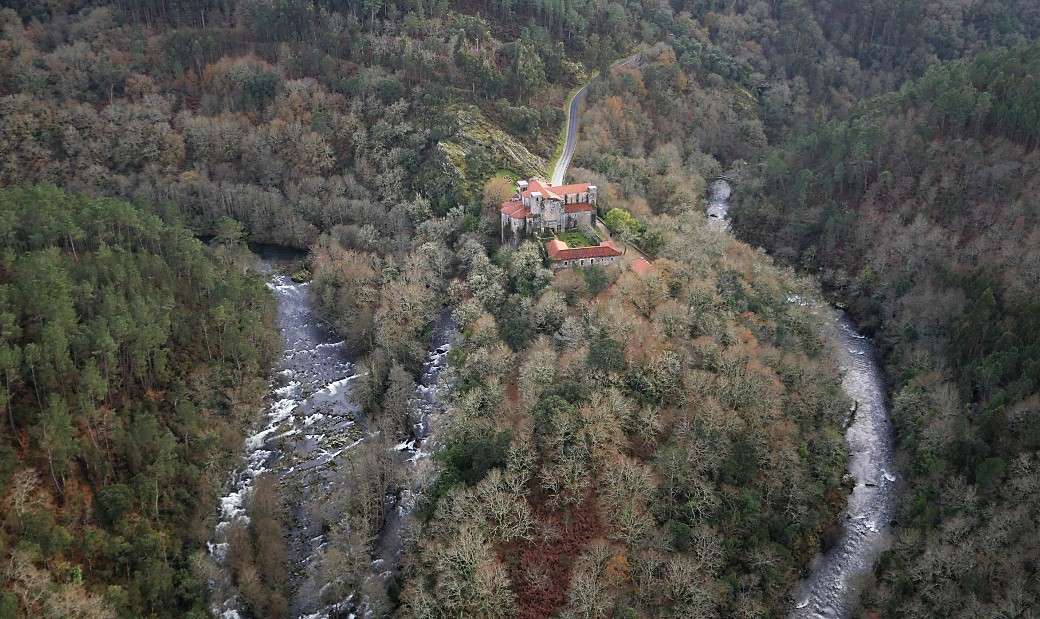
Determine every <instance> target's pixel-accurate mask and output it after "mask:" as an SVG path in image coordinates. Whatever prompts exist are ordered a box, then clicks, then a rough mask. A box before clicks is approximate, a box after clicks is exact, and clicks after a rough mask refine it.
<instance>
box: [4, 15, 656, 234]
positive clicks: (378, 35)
mask: <svg viewBox="0 0 1040 619" xmlns="http://www.w3.org/2000/svg"><path fill="white" fill-rule="evenodd" d="M475 9H478V10H479V13H477V14H474V13H475V12H476V11H475ZM651 9H652V7H650V6H647V7H642V6H640V5H630V6H627V8H626V7H625V6H623V5H621V4H610V5H607V6H605V7H600V6H597V5H593V4H586V3H576V4H573V5H568V7H567V9H566V10H565V11H564V10H562V7H543V6H541V5H536V4H531V5H528V4H526V3H516V4H510V5H495V6H490V5H489V6H483V7H469V6H467V5H463V4H462V3H459V6H456V4H455V3H452V2H447V1H432V2H402V3H399V4H395V3H388V4H364V5H362V4H361V3H356V4H350V3H346V4H343V3H326V2H318V3H312V2H304V1H302V0H242V1H240V2H234V3H228V2H210V1H199V2H176V3H168V2H155V3H152V2H118V3H113V4H111V5H105V6H95V4H94V3H86V2H80V3H76V2H69V3H61V2H56V3H48V4H46V5H42V4H38V3H25V4H24V5H22V8H21V10H20V12H19V11H17V10H13V9H0V29H2V37H0V133H2V135H4V137H5V139H4V140H3V141H2V142H0V183H3V184H6V185H9V184H12V183H20V182H25V181H33V182H38V181H43V180H47V181H52V182H55V183H58V184H60V185H61V186H63V187H67V188H69V189H72V190H76V191H85V192H88V193H91V194H96V195H106V196H124V197H128V198H130V197H135V198H143V199H147V200H149V201H150V202H151V203H153V204H155V205H156V206H157V207H159V208H160V209H161V210H162V211H163V212H165V213H168V214H170V215H171V216H176V217H180V218H182V219H183V220H184V221H185V223H186V224H187V225H189V226H190V227H191V228H192V229H193V230H195V231H197V232H199V233H203V234H212V233H213V231H214V228H215V225H216V222H217V221H218V220H219V219H220V217H221V216H224V215H227V216H230V217H232V218H234V219H236V220H237V221H240V222H242V223H243V224H244V225H245V229H246V232H247V233H248V235H249V238H250V239H251V240H253V241H266V242H274V243H281V244H288V245H294V246H296V247H300V248H307V247H309V246H310V245H311V244H312V243H313V242H314V240H315V239H316V237H317V235H318V233H319V232H321V231H327V230H329V229H330V228H332V227H333V226H335V225H356V226H359V227H366V226H367V227H370V228H371V229H374V230H385V231H387V232H388V233H390V234H389V236H393V234H392V232H393V231H394V230H396V229H398V228H400V227H401V226H403V225H407V223H408V219H409V205H410V204H411V203H412V202H413V200H414V199H415V198H416V196H417V195H422V196H425V197H426V199H427V200H429V202H430V203H431V204H432V206H433V209H434V211H435V212H437V213H438V214H440V215H443V214H445V213H446V212H447V211H448V210H450V209H451V208H453V207H454V206H456V204H457V203H458V202H459V201H460V199H461V198H463V197H465V196H466V195H467V194H470V195H476V196H477V197H479V191H480V187H481V184H482V182H483V180H484V179H486V178H487V177H488V176H490V175H491V174H493V173H494V172H495V170H496V169H499V168H505V169H513V170H514V171H515V172H517V173H523V174H534V173H543V172H544V170H543V169H541V168H542V167H543V166H544V165H545V162H544V158H545V157H547V156H548V155H550V154H551V153H552V152H553V149H554V148H555V147H556V136H557V133H558V131H559V128H560V126H561V124H562V122H563V117H564V115H563V111H562V97H563V95H564V94H565V93H566V91H568V90H569V89H570V88H571V87H572V86H573V85H574V84H575V83H576V81H577V79H578V77H579V76H582V75H584V74H585V73H587V72H588V71H589V70H590V69H591V68H595V67H598V66H600V65H603V64H607V63H609V62H610V61H613V60H614V59H615V58H616V57H617V56H618V55H620V54H621V53H622V51H624V50H627V49H629V48H630V47H631V46H633V45H634V44H635V42H636V41H637V40H639V39H641V38H643V37H644V36H645V37H651V38H653V37H657V36H658V34H657V29H656V27H652V26H650V25H649V24H647V23H646V22H643V21H642V20H641V19H640V17H641V15H640V14H639V11H647V12H648V13H649V12H650V11H651ZM480 13H482V15H481V14H480ZM644 26H646V27H649V28H650V29H649V30H647V31H646V32H644V31H643V30H644ZM528 149H529V150H528ZM474 179H475V182H476V185H475V186H472V182H474Z"/></svg>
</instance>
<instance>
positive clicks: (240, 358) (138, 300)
mask: <svg viewBox="0 0 1040 619" xmlns="http://www.w3.org/2000/svg"><path fill="white" fill-rule="evenodd" d="M0 245H2V247H0V254H2V256H3V259H2V262H0V320H2V325H3V329H2V335H0V338H2V339H0V360H2V362H3V364H2V369H3V384H2V385H0V406H2V408H3V415H4V431H3V434H2V435H3V437H4V438H3V440H2V442H0V497H2V500H3V502H2V506H3V507H2V509H3V515H4V520H3V525H2V527H0V556H2V561H3V565H4V568H3V570H4V572H3V573H4V576H5V577H4V580H3V583H4V584H3V586H2V587H0V611H2V612H0V614H2V615H3V616H5V617H15V616H33V617H35V616H46V617H69V616H82V617H106V616H116V614H118V615H120V616H128V615H130V616H147V615H182V616H183V615H191V614H194V615H196V616H203V615H204V614H205V611H206V606H205V605H204V599H205V588H204V583H202V582H200V581H199V580H198V574H197V573H196V572H195V571H194V570H193V563H194V562H195V560H196V559H197V557H196V555H197V554H199V553H200V548H201V547H202V545H203V543H204V542H205V540H206V539H207V537H208V533H209V528H210V526H209V525H208V524H207V520H208V519H209V517H210V515H211V513H212V510H213V505H214V504H215V502H216V499H217V496H218V491H219V489H220V485H221V483H222V482H223V481H224V474H225V467H226V466H227V464H228V461H229V459H230V456H231V454H232V453H235V452H237V450H238V449H239V446H240V443H241V436H240V434H239V430H240V429H241V427H242V426H243V424H244V423H247V422H249V421H251V418H252V416H253V415H254V414H255V411H256V410H257V408H258V407H259V405H260V398H261V397H262V395H263V393H264V391H265V380H264V376H265V374H266V371H267V366H268V362H269V359H270V356H271V352H272V350H271V349H272V347H273V341H272V335H273V329H272V327H271V316H270V311H271V299H270V296H269V295H268V294H267V291H266V289H265V288H264V286H263V282H262V281H261V280H260V279H258V278H257V277H255V276H246V275H243V274H242V273H241V271H240V270H239V269H237V268H236V267H234V266H233V265H232V264H231V263H230V261H229V260H227V258H229V257H230V256H231V255H232V254H231V253H229V252H232V253H233V250H230V249H225V250H222V254H221V255H222V256H224V259H214V256H212V255H210V254H208V253H206V252H204V251H203V249H202V245H201V243H199V241H197V240H195V239H194V238H192V237H191V235H190V233H189V232H188V231H187V230H186V229H184V228H181V227H177V226H171V225H167V224H164V223H162V222H161V221H160V220H159V218H158V217H156V216H155V215H154V214H150V213H146V212H144V211H141V210H138V209H136V208H134V207H133V206H131V205H129V204H127V203H125V202H120V201H116V200H91V199H88V198H85V197H82V196H72V195H69V194H65V193H64V192H62V191H60V190H58V189H56V188H54V187H53V186H41V187H30V188H25V189H10V190H7V189H3V190H0ZM202 552H204V551H202Z"/></svg>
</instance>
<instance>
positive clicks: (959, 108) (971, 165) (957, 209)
mask: <svg viewBox="0 0 1040 619" xmlns="http://www.w3.org/2000/svg"><path fill="white" fill-rule="evenodd" d="M1038 78H1040V44H1037V43H1033V44H1030V45H1023V46H1018V47H1014V48H1011V49H999V50H994V51H991V52H987V53H984V54H982V55H980V56H979V57H978V58H977V59H976V60H974V61H972V62H964V61H957V62H952V63H948V64H944V65H940V66H935V67H933V68H931V69H929V71H928V72H927V73H926V74H925V75H924V76H923V77H922V78H921V79H920V80H919V81H918V82H917V83H914V84H908V85H907V86H905V87H903V88H902V89H900V90H899V91H898V92H895V93H891V94H888V95H884V96H881V97H878V98H876V99H874V100H871V101H869V102H866V103H865V104H863V105H862V106H859V107H858V108H857V109H856V110H855V111H854V113H853V114H851V115H850V117H849V118H848V119H846V120H841V121H835V122H832V123H828V124H826V125H824V126H821V127H820V128H819V129H818V130H816V131H813V132H810V133H806V134H804V135H802V136H800V137H799V138H798V139H797V140H795V141H794V142H793V143H792V144H790V145H789V146H787V147H785V148H784V149H783V150H779V149H778V150H777V151H776V152H774V153H773V154H772V155H770V157H769V158H768V160H767V163H766V164H765V165H764V166H762V167H760V168H757V169H756V171H755V172H754V173H753V174H751V175H750V177H749V178H747V179H746V182H745V183H743V184H742V189H741V191H740V195H741V198H740V204H739V208H738V209H737V210H736V219H735V222H736V226H737V228H738V230H739V232H740V234H741V235H742V236H745V237H746V238H748V239H749V240H751V241H752V242H754V243H756V244H761V245H763V246H765V247H769V248H771V249H772V250H773V251H775V252H776V253H777V254H779V255H781V256H782V257H784V258H785V260H787V261H788V262H790V263H793V264H799V265H801V266H803V267H804V268H805V269H807V270H808V271H810V272H813V273H818V274H819V275H820V277H821V278H822V280H823V282H824V284H825V285H826V286H827V288H828V289H830V290H831V291H833V293H834V295H835V297H836V298H838V299H841V300H843V301H846V302H848V303H849V306H850V309H851V310H852V312H853V313H854V315H855V316H856V317H857V319H858V320H859V321H860V324H861V326H863V327H864V328H866V329H868V330H870V331H872V332H873V333H874V334H875V336H876V338H877V340H878V342H879V344H880V345H881V347H882V350H883V352H884V355H885V359H886V361H887V364H888V369H889V375H890V377H891V378H892V380H893V383H894V384H893V417H894V420H895V423H896V428H897V432H898V438H899V440H900V443H901V445H902V447H903V448H904V449H905V450H906V452H907V455H908V458H909V459H908V462H907V464H906V468H907V473H908V474H909V484H908V486H909V487H908V489H907V493H906V497H905V499H904V505H903V514H902V516H901V518H900V527H899V528H898V529H897V543H896V545H895V547H894V548H893V550H892V552H891V553H889V554H887V555H886V556H885V557H884V558H883V561H882V564H881V567H880V573H879V576H880V582H879V587H878V590H877V591H876V592H874V593H873V594H872V595H871V596H870V598H869V599H868V602H867V604H868V606H870V607H875V608H877V609H879V610H882V611H884V612H885V613H886V614H887V613H892V614H896V615H899V616H906V615H913V614H918V613H921V612H925V609H927V610H928V612H932V613H936V614H938V615H942V616H962V615H963V616H967V615H968V614H981V615H988V616H994V615H999V614H1003V615H1006V616H1020V615H1022V614H1023V613H1024V612H1025V609H1027V608H1035V607H1036V604H1037V603H1038V602H1040V600H1037V599H1036V597H1035V592H1036V591H1037V590H1038V588H1040V582H1038V581H1037V572H1036V565H1037V560H1038V558H1040V557H1038V555H1037V549H1038V547H1040V544H1038V534H1040V532H1038V530H1037V522H1038V521H1040V503H1038V502H1037V496H1038V495H1037V484H1038V482H1040V455H1038V450H1040V423H1038V421H1037V415H1038V414H1040V392H1038V387H1040V361H1038V360H1040V293H1038V290H1040V227H1038V225H1037V217H1038V204H1037V199H1036V196H1037V194H1038V191H1040V155H1038V152H1037V146H1038V145H1040V91H1038V90H1037V80H1038Z"/></svg>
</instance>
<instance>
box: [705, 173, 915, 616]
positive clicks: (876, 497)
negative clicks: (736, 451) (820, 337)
mask: <svg viewBox="0 0 1040 619" xmlns="http://www.w3.org/2000/svg"><path fill="white" fill-rule="evenodd" d="M731 194H732V187H731V186H730V184H729V182H727V181H725V180H721V179H720V180H716V181H714V182H713V183H712V184H711V185H710V187H709V197H708V208H707V217H708V220H709V222H711V224H712V225H713V226H716V227H717V228H719V229H722V230H728V229H729V221H728V212H729V199H730V196H731ZM789 300H790V302H792V303H800V304H805V301H804V300H803V299H801V298H798V297H792V298H791V299H789ZM813 309H814V310H815V311H819V312H822V313H824V314H825V316H826V320H827V325H828V328H829V329H830V330H831V333H829V334H827V335H828V338H827V339H828V340H829V341H832V342H834V344H835V346H836V347H837V351H836V352H837V354H836V356H837V358H838V361H839V364H840V369H841V372H842V374H843V376H842V389H843V390H844V391H845V393H846V395H848V396H849V398H851V399H852V401H853V402H854V403H855V406H854V408H853V411H852V413H851V418H850V420H849V424H848V428H847V429H846V432H845V441H846V443H847V444H848V447H849V477H850V479H851V482H852V485H853V488H852V493H851V494H850V495H849V497H848V504H847V505H846V507H845V509H844V510H842V512H841V516H840V518H841V532H840V534H839V535H838V536H837V539H836V540H835V541H834V544H833V545H832V546H831V547H830V548H827V549H824V551H822V552H821V553H819V554H817V556H816V557H815V558H814V559H813V561H812V563H811V565H810V566H809V572H808V574H807V575H806V576H805V578H803V579H802V580H801V581H800V582H799V583H798V584H797V585H796V586H795V588H794V591H793V592H792V597H793V599H794V607H793V608H792V610H791V613H790V616H791V617H792V618H799V619H801V618H814V619H815V618H821V617H825V618H828V619H830V618H838V617H848V616H850V615H851V613H852V611H853V610H854V609H855V608H856V605H857V603H858V600H859V594H860V591H859V587H858V584H859V582H860V581H861V580H862V579H863V578H866V577H868V576H869V574H870V573H871V571H872V570H873V569H874V566H875V564H876V562H877V560H878V557H879V556H880V554H881V552H882V551H883V550H884V549H885V548H886V547H887V546H888V544H889V531H890V528H891V522H892V520H893V518H894V517H895V513H896V506H897V493H898V488H897V476H896V475H895V473H894V472H893V471H895V464H894V462H893V459H894V455H895V445H894V438H893V429H892V421H891V419H890V417H889V412H888V409H887V406H886V401H887V397H886V394H887V390H886V389H887V387H886V384H885V381H884V374H883V372H882V371H881V367H880V365H879V362H878V356H877V351H876V350H875V348H874V345H873V343H872V342H871V341H870V339H869V338H867V337H866V336H864V335H861V334H859V332H858V331H857V330H856V326H855V324H854V323H853V322H852V320H851V319H850V318H849V317H848V316H847V315H846V314H844V313H843V312H840V311H839V310H836V309H835V308H832V307H830V306H813Z"/></svg>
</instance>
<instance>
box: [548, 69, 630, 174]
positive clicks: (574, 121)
mask: <svg viewBox="0 0 1040 619" xmlns="http://www.w3.org/2000/svg"><path fill="white" fill-rule="evenodd" d="M638 59H639V54H633V55H631V56H629V57H628V58H623V59H621V60H618V61H617V62H615V63H614V64H613V65H611V69H613V68H615V67H623V66H625V65H628V64H631V63H633V62H635V61H636V60H638ZM592 79H596V78H595V77H593V78H592ZM591 83H592V82H591V81H590V82H589V84H591ZM589 84H585V85H584V86H582V87H581V90H579V91H578V92H576V93H574V97H573V98H571V104H570V105H569V106H568V107H567V141H566V142H565V143H564V145H563V153H561V154H560V159H559V161H557V162H556V167H555V168H553V175H552V180H551V183H552V184H553V185H562V184H563V179H564V177H565V176H567V166H569V165H570V164H571V157H572V156H574V142H575V141H576V138H577V137H578V108H579V107H580V106H581V102H582V101H583V100H584V99H585V95H586V94H587V93H588V91H589Z"/></svg>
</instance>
